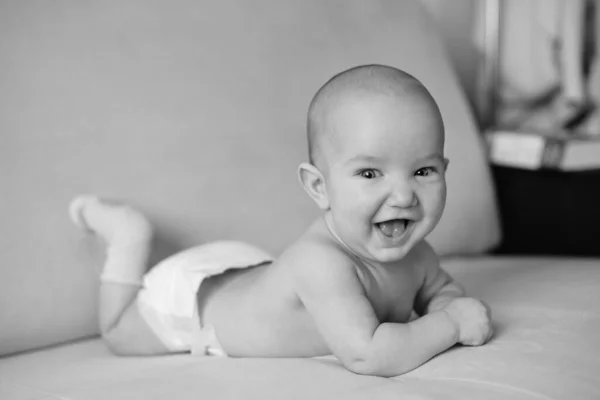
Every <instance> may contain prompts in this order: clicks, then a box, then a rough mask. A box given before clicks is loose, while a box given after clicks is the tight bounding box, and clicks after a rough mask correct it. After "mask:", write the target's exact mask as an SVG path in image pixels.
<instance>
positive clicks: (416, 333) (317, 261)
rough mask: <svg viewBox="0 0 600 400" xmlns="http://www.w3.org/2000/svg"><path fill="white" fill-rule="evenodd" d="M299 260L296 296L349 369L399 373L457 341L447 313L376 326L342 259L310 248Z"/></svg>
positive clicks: (351, 270) (355, 278) (351, 269)
mask: <svg viewBox="0 0 600 400" xmlns="http://www.w3.org/2000/svg"><path fill="white" fill-rule="evenodd" d="M307 254H309V255H308V256H307ZM299 259H301V262H298V264H297V265H295V266H294V267H293V269H294V275H295V276H294V282H295V284H296V292H297V294H298V296H299V297H300V299H301V301H302V303H303V304H304V306H305V307H306V309H307V310H308V312H309V313H310V314H311V316H312V317H313V318H314V320H315V322H316V324H317V327H318V329H319V331H320V333H321V334H322V335H323V338H324V339H325V341H326V342H327V344H328V345H329V348H330V349H331V351H332V352H333V354H334V355H335V356H337V358H338V359H339V360H340V361H341V363H342V364H343V365H344V366H345V367H346V368H347V369H349V370H350V371H353V372H355V373H358V374H366V375H379V376H395V375H400V374H403V373H405V372H408V371H410V370H412V369H414V368H416V367H418V366H419V365H421V364H423V363H425V362H426V361H427V360H429V359H430V358H432V357H433V356H435V355H436V354H438V353H440V352H442V351H444V350H446V349H448V348H449V347H451V346H453V345H454V344H455V343H456V342H457V340H458V330H457V326H456V324H455V323H454V322H453V321H452V320H451V318H450V316H449V315H448V313H446V312H445V311H436V312H431V313H429V314H428V315H426V316H424V317H422V318H419V319H418V320H415V321H412V322H410V323H406V324H400V323H380V322H379V320H378V318H377V315H376V314H375V312H374V310H373V307H372V306H371V303H370V302H369V300H368V299H367V297H366V294H365V292H364V289H363V286H362V284H361V282H360V280H359V278H358V276H357V272H356V270H355V268H354V266H353V265H352V264H351V263H350V262H349V260H348V259H347V258H346V257H345V256H343V255H338V254H336V253H335V252H331V251H327V250H326V249H325V250H323V251H319V250H318V249H317V250H315V249H314V248H312V249H310V251H309V250H308V249H307V251H305V252H304V254H303V255H302V257H299Z"/></svg>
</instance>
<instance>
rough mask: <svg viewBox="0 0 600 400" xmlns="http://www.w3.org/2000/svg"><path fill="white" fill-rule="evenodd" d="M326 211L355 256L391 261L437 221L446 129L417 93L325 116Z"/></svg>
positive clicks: (363, 99) (353, 101) (357, 101)
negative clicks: (327, 137)
mask: <svg viewBox="0 0 600 400" xmlns="http://www.w3.org/2000/svg"><path fill="white" fill-rule="evenodd" d="M329 123H330V125H329V127H330V129H332V130H333V139H332V141H331V143H329V144H327V146H326V147H327V148H326V149H325V151H324V152H323V154H324V158H325V160H324V161H325V164H326V166H325V170H324V171H323V173H324V176H325V182H326V191H327V196H328V200H329V207H330V210H329V212H330V213H331V218H332V220H333V224H334V227H335V229H336V231H337V233H338V235H339V236H340V237H341V239H342V240H343V241H344V242H345V243H346V244H347V245H348V246H349V247H350V248H351V249H352V250H353V251H354V252H356V253H358V254H359V255H360V256H362V257H364V258H366V259H369V260H373V261H378V262H382V263H385V262H393V261H397V260H399V259H401V258H403V257H404V256H405V255H406V254H407V253H408V251H409V250H410V249H411V248H412V247H413V246H414V245H415V244H416V243H418V242H419V241H421V240H422V239H423V238H424V237H425V236H426V235H427V234H429V233H430V232H431V231H432V230H433V228H434V227H435V226H436V224H437V223H438V221H439V219H440V217H441V215H442V211H443V209H444V205H445V201H446V180H445V169H446V163H447V161H446V160H445V159H444V149H443V147H444V131H443V130H444V128H443V123H442V120H441V116H440V115H439V111H438V109H437V107H436V106H435V104H434V103H433V102H432V100H431V99H430V98H428V97H426V96H425V95H423V94H420V93H417V94H411V95H400V96H398V95H383V94H370V95H367V96H365V95H363V96H355V97H353V98H348V99H346V100H344V101H343V103H342V104H340V105H339V107H337V108H336V109H335V110H334V111H333V112H332V113H331V115H330V116H329Z"/></svg>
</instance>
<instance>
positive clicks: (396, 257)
mask: <svg viewBox="0 0 600 400" xmlns="http://www.w3.org/2000/svg"><path fill="white" fill-rule="evenodd" d="M413 247H414V244H413V243H412V241H411V242H408V243H405V244H403V245H401V246H397V247H384V248H382V247H375V248H370V249H369V248H367V249H363V251H361V252H359V253H358V254H361V255H363V257H364V258H366V259H368V260H369V261H371V262H376V263H378V264H393V263H397V262H399V261H401V260H402V259H404V258H405V257H406V255H407V254H408V253H410V251H411V250H412V248H413ZM365 253H366V254H365Z"/></svg>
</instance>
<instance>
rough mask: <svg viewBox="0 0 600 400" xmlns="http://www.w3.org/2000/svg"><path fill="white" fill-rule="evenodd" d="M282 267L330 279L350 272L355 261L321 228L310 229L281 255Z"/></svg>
mask: <svg viewBox="0 0 600 400" xmlns="http://www.w3.org/2000/svg"><path fill="white" fill-rule="evenodd" d="M278 263H279V264H280V268H282V269H286V270H287V271H288V272H289V273H291V274H294V275H301V276H306V277H310V278H313V279H330V278H335V277H336V276H339V275H340V274H345V273H350V272H352V271H353V270H354V266H355V263H354V262H353V260H352V258H351V257H350V256H349V255H348V254H347V253H346V252H344V251H343V250H342V249H340V247H339V245H338V244H337V242H335V241H334V240H332V239H331V238H330V237H328V235H326V234H322V233H321V232H320V231H319V230H309V231H308V232H306V233H305V234H304V235H303V236H302V237H301V238H300V239H298V240H297V241H296V242H295V243H293V244H292V245H291V246H290V247H288V248H287V249H286V250H285V251H284V252H283V253H282V254H281V256H280V257H279V259H278Z"/></svg>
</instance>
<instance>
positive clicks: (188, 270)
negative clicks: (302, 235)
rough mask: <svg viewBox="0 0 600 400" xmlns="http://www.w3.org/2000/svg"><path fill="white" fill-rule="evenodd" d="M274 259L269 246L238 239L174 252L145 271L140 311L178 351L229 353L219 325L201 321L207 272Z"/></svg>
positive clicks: (243, 266)
mask: <svg viewBox="0 0 600 400" xmlns="http://www.w3.org/2000/svg"><path fill="white" fill-rule="evenodd" d="M272 260H273V259H272V257H271V256H270V255H269V254H267V253H266V252H264V251H263V250H261V249H259V248H257V247H254V246H251V245H249V244H246V243H243V242H237V241H219V242H212V243H207V244H204V245H202V246H197V247H192V248H190V249H188V250H185V251H182V252H180V253H177V254H174V255H173V256H171V257H169V258H166V259H165V260H163V261H162V262H160V263H159V264H158V265H156V266H155V267H154V268H152V269H151V270H150V272H148V273H147V274H146V276H145V277H144V287H143V288H142V289H141V290H140V292H139V294H138V297H137V306H138V309H139V312H140V314H141V315H142V317H143V318H144V320H145V321H146V323H147V324H148V325H149V326H150V328H151V329H152V330H153V332H154V333H155V334H156V336H158V338H159V339H160V340H161V341H162V342H163V343H164V344H165V346H166V347H167V348H168V349H169V350H171V351H173V352H181V351H191V352H192V353H193V354H209V355H226V354H225V352H224V351H223V349H222V347H221V345H220V344H219V342H218V340H217V338H216V336H215V333H214V329H213V328H212V327H211V326H202V325H201V321H200V320H199V318H198V308H197V301H196V293H197V292H198V289H199V288H200V285H201V284H202V281H203V280H204V279H205V278H207V277H210V276H214V275H218V274H221V273H223V272H225V271H227V270H228V269H233V268H247V267H251V266H255V265H259V264H264V263H266V262H270V261H272Z"/></svg>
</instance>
